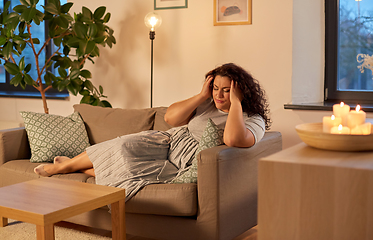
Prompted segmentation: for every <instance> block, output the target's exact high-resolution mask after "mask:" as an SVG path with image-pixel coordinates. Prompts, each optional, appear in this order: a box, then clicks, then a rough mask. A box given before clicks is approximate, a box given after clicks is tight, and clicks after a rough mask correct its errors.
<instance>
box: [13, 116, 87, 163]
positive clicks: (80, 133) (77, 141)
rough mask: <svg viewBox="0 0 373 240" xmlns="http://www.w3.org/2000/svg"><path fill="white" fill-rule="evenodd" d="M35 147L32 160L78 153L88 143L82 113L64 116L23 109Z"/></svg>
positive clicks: (45, 160) (32, 151)
mask: <svg viewBox="0 0 373 240" xmlns="http://www.w3.org/2000/svg"><path fill="white" fill-rule="evenodd" d="M20 114H21V116H22V118H23V120H24V123H25V128H26V132H27V137H28V139H29V143H30V148H31V159H30V161H31V162H52V161H53V158H54V157H55V156H67V157H70V158H72V157H75V156H76V155H78V154H80V153H82V152H83V151H84V150H85V149H86V147H88V146H89V145H90V144H89V140H88V135H87V131H86V129H85V127H84V123H83V121H82V119H81V117H80V116H79V114H78V113H76V112H74V113H73V114H71V115H69V116H67V117H63V116H59V115H53V114H45V113H34V112H27V111H21V112H20Z"/></svg>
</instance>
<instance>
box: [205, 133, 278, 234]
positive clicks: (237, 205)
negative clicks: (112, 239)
mask: <svg viewBox="0 0 373 240" xmlns="http://www.w3.org/2000/svg"><path fill="white" fill-rule="evenodd" d="M281 149H282V137H281V133H279V132H266V134H265V136H264V137H263V139H262V140H261V141H260V142H258V143H257V144H255V145H254V146H253V147H251V148H231V147H227V146H225V145H224V146H219V147H214V148H210V149H206V150H203V151H201V152H200V154H199V155H198V204H199V213H198V217H200V219H198V221H201V222H204V223H205V224H207V223H208V224H212V225H213V226H214V225H215V227H211V228H210V229H211V231H214V229H218V233H216V232H215V233H214V232H210V233H208V234H207V235H208V236H210V237H211V236H214V235H215V234H217V235H216V236H219V237H220V238H219V239H233V238H234V237H236V236H234V234H235V233H242V232H244V231H246V230H248V229H249V228H251V227H253V226H255V225H256V224H257V188H258V187H257V185H258V181H257V178H258V170H257V169H258V160H259V159H260V158H262V157H265V156H268V155H270V154H273V153H275V152H277V151H280V150H281ZM201 218H203V219H201ZM215 231H216V230H215ZM232 234H233V235H232ZM216 239H217V238H216Z"/></svg>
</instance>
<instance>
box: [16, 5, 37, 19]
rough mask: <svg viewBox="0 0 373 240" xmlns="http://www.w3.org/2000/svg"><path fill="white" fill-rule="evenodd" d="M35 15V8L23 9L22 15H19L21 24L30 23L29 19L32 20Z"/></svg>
mask: <svg viewBox="0 0 373 240" xmlns="http://www.w3.org/2000/svg"><path fill="white" fill-rule="evenodd" d="M35 15H36V8H33V7H32V8H27V9H25V10H24V11H23V12H22V14H21V17H20V20H21V21H22V22H23V21H25V22H30V21H31V19H33V18H34V17H35Z"/></svg>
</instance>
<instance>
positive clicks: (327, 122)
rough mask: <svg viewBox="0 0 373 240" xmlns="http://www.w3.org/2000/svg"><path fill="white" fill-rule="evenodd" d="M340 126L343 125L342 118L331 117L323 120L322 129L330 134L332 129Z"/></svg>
mask: <svg viewBox="0 0 373 240" xmlns="http://www.w3.org/2000/svg"><path fill="white" fill-rule="evenodd" d="M339 124H342V118H340V117H336V116H334V115H332V116H331V117H327V116H325V117H323V118H322V129H323V132H325V133H330V130H331V129H332V127H335V126H338V125H339Z"/></svg>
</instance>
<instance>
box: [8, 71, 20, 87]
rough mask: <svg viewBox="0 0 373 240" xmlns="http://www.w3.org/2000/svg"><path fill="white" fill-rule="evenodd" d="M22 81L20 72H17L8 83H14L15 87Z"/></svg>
mask: <svg viewBox="0 0 373 240" xmlns="http://www.w3.org/2000/svg"><path fill="white" fill-rule="evenodd" d="M21 81H22V74H20V73H18V74H16V75H15V76H14V77H13V78H12V79H11V80H10V84H12V85H14V86H15V87H17V86H18V85H19V84H20V83H21Z"/></svg>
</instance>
